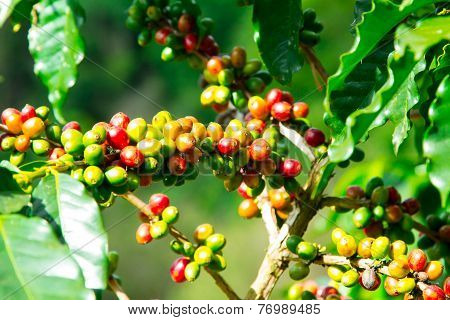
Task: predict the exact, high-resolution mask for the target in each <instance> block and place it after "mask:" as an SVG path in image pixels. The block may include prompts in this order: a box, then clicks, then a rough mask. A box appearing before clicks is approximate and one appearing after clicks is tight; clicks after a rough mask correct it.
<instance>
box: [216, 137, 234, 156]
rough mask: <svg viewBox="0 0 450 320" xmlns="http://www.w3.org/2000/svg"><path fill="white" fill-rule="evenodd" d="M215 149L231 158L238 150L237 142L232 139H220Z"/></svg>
mask: <svg viewBox="0 0 450 320" xmlns="http://www.w3.org/2000/svg"><path fill="white" fill-rule="evenodd" d="M217 149H219V152H220V153H221V154H223V155H227V156H231V155H233V154H235V153H236V152H237V151H238V150H239V141H237V140H236V139H234V138H222V139H220V141H219V143H218V144H217Z"/></svg>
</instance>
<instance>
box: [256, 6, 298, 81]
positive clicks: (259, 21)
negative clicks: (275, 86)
mask: <svg viewBox="0 0 450 320" xmlns="http://www.w3.org/2000/svg"><path fill="white" fill-rule="evenodd" d="M302 26H303V14H302V10H301V1H300V0H283V1H272V0H255V4H254V6H253V29H254V38H255V41H256V43H257V45H258V48H259V52H260V54H261V58H262V60H263V61H264V64H265V65H266V67H267V69H268V70H269V72H270V73H271V74H272V76H274V77H275V78H276V79H277V80H278V81H279V82H280V83H282V84H286V83H289V82H290V81H291V79H292V74H293V73H294V72H297V71H298V70H300V68H301V67H302V65H303V58H302V56H301V55H300V52H299V31H300V28H301V27H302Z"/></svg>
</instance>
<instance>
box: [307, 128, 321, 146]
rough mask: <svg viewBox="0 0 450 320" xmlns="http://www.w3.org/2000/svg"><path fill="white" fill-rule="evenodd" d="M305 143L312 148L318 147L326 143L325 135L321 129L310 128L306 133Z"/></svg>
mask: <svg viewBox="0 0 450 320" xmlns="http://www.w3.org/2000/svg"><path fill="white" fill-rule="evenodd" d="M305 141H306V143H307V144H308V145H310V146H311V147H318V146H320V145H321V144H323V143H324V142H325V135H324V134H323V132H322V131H321V130H319V129H314V128H309V129H308V130H306V132H305Z"/></svg>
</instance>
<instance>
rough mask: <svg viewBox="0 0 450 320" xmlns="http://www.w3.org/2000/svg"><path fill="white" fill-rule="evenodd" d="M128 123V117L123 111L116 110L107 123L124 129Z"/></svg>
mask: <svg viewBox="0 0 450 320" xmlns="http://www.w3.org/2000/svg"><path fill="white" fill-rule="evenodd" d="M129 123H130V118H129V117H128V116H127V115H126V114H125V113H123V112H118V113H116V114H115V115H113V116H112V118H111V120H110V121H109V124H110V125H112V126H115V127H119V128H123V129H126V128H127V127H128V124H129Z"/></svg>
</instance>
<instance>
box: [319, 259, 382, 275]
mask: <svg viewBox="0 0 450 320" xmlns="http://www.w3.org/2000/svg"><path fill="white" fill-rule="evenodd" d="M313 263H314V264H318V265H322V266H333V265H341V266H351V267H354V268H356V269H358V270H365V269H368V268H372V267H376V268H377V272H379V273H382V274H385V275H388V276H389V270H388V267H387V265H386V264H385V263H384V262H382V261H378V260H373V259H361V258H346V257H343V256H334V255H329V254H325V255H323V256H320V257H318V258H317V259H316V260H314V261H313Z"/></svg>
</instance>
